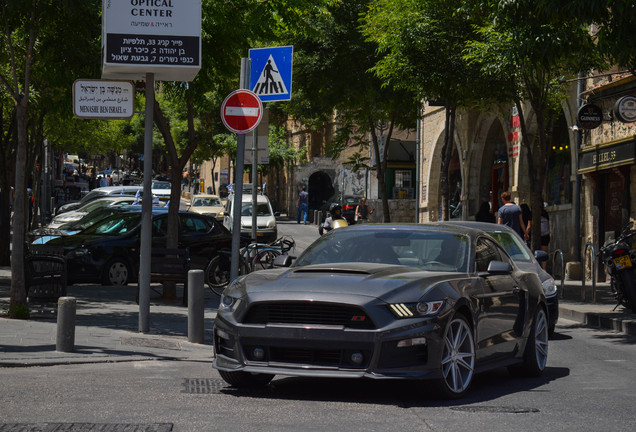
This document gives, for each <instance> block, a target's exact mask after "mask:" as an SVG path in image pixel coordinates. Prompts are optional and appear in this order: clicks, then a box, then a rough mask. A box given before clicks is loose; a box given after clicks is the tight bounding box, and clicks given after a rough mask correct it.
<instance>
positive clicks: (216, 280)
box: [204, 254, 249, 296]
mask: <svg viewBox="0 0 636 432" xmlns="http://www.w3.org/2000/svg"><path fill="white" fill-rule="evenodd" d="M231 271H232V267H231V260H230V256H229V255H227V254H221V255H217V256H215V257H214V258H212V259H211V260H210V262H209V263H208V265H207V267H206V268H205V274H204V279H205V283H206V284H207V285H208V288H210V290H211V291H212V292H213V293H214V294H216V295H218V296H220V295H222V294H223V291H225V287H226V286H228V285H229V283H230V282H231ZM238 271H239V276H240V275H244V274H248V273H249V269H248V267H247V265H246V264H245V261H244V260H243V259H241V260H240V261H239V268H238Z"/></svg>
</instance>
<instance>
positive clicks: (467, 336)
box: [213, 224, 548, 398]
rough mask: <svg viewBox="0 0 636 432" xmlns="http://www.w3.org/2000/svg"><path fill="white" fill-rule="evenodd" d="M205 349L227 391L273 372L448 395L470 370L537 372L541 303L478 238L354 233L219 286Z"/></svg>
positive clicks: (450, 230)
mask: <svg viewBox="0 0 636 432" xmlns="http://www.w3.org/2000/svg"><path fill="white" fill-rule="evenodd" d="M280 260H283V261H290V260H291V259H290V258H289V257H284V256H281V257H280ZM280 260H279V259H277V263H278V264H279V265H283V264H287V262H283V261H280ZM214 350H215V353H216V356H215V360H214V363H213V364H214V367H215V368H216V369H218V370H219V373H220V375H221V377H222V378H223V379H224V380H225V381H226V382H228V383H229V384H231V385H234V386H249V385H258V384H260V385H264V384H266V383H268V382H269V381H270V380H271V379H272V378H273V377H274V375H290V376H304V377H331V378H335V377H340V378H393V379H417V380H421V379H427V380H432V382H433V384H434V386H433V388H435V389H437V390H438V391H439V392H440V394H441V395H442V396H443V397H448V398H457V397H461V396H463V395H464V394H465V393H466V392H467V391H468V390H469V388H470V385H471V383H472V382H473V378H474V374H475V373H477V372H481V371H485V370H488V369H492V368H497V367H502V366H507V367H509V369H510V371H511V372H514V373H522V374H527V375H531V376H537V375H540V374H541V373H542V372H543V370H544V369H545V367H546V361H547V355H548V322H547V310H546V304H545V295H544V293H543V289H542V287H541V282H540V280H539V278H538V276H537V275H536V273H534V272H524V271H522V270H520V269H519V267H517V265H516V264H515V262H514V261H513V260H512V259H511V258H510V256H508V254H507V253H506V251H505V250H504V249H503V248H502V247H501V246H500V245H499V244H498V243H497V242H496V241H495V240H494V239H493V238H492V237H491V236H489V235H488V234H486V233H485V232H484V231H481V230H477V229H471V228H466V227H459V226H441V225H434V224H428V225H400V224H382V225H380V224H378V225H373V224H363V225H355V226H353V227H348V228H343V229H338V230H333V231H331V232H330V233H328V234H326V235H324V236H322V237H320V238H319V239H318V240H316V241H315V242H314V243H313V244H312V245H311V246H309V248H307V249H306V250H305V252H304V253H303V254H302V255H301V256H300V257H298V259H297V261H296V262H295V263H294V264H293V265H292V266H291V268H276V269H272V270H263V271H259V272H255V273H251V274H248V275H246V276H242V277H240V278H238V279H237V280H236V281H234V282H233V283H232V284H230V285H229V286H228V288H227V289H226V290H225V292H224V293H223V296H222V297H221V301H220V305H219V310H218V314H217V317H216V320H215V321H214ZM425 388H426V387H425ZM424 391H426V390H424Z"/></svg>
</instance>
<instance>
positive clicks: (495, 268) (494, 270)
mask: <svg viewBox="0 0 636 432" xmlns="http://www.w3.org/2000/svg"><path fill="white" fill-rule="evenodd" d="M488 273H489V274H491V275H493V274H510V273H512V266H511V265H510V263H507V262H503V261H490V264H488Z"/></svg>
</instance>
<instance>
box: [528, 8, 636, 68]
mask: <svg viewBox="0 0 636 432" xmlns="http://www.w3.org/2000/svg"><path fill="white" fill-rule="evenodd" d="M536 7H537V9H538V10H540V11H541V12H542V13H545V14H546V15H549V16H559V17H564V18H566V19H568V20H577V21H578V22H579V23H580V24H581V26H583V27H588V26H589V28H590V31H592V30H594V38H595V40H596V44H595V47H596V48H597V52H598V53H599V55H600V57H601V58H602V59H604V60H605V62H606V64H608V65H619V66H621V67H626V68H628V69H629V70H631V71H632V72H636V38H635V37H634V23H636V5H635V4H634V1H633V0H605V1H594V0H561V1H557V2H555V1H551V0H537V2H536ZM592 24H594V27H595V28H594V29H592Z"/></svg>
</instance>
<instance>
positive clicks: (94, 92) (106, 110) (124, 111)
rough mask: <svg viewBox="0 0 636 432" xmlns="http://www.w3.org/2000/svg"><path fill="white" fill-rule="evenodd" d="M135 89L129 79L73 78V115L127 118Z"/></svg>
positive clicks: (132, 107)
mask: <svg viewBox="0 0 636 432" xmlns="http://www.w3.org/2000/svg"><path fill="white" fill-rule="evenodd" d="M134 104H135V89H134V87H133V84H132V82H130V81H100V80H90V79H85V80H75V82H74V83H73V115H75V117H77V118H83V119H107V120H109V119H129V118H131V117H132V116H133V114H134V112H135V111H134Z"/></svg>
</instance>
